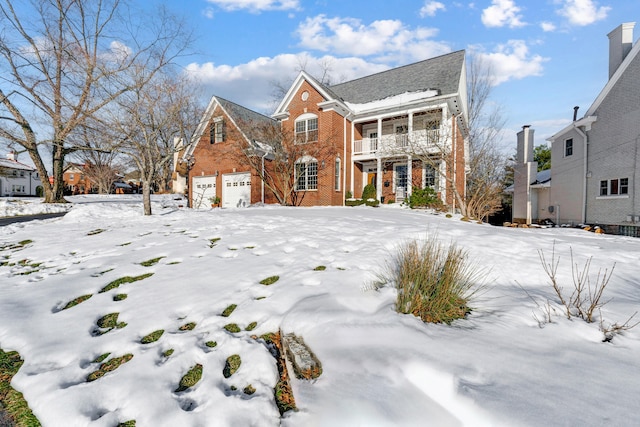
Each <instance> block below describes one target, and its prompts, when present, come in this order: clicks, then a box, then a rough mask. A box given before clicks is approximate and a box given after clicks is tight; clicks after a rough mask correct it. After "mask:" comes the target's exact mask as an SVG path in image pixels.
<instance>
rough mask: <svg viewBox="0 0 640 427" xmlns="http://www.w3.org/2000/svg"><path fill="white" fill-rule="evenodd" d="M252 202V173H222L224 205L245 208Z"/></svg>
mask: <svg viewBox="0 0 640 427" xmlns="http://www.w3.org/2000/svg"><path fill="white" fill-rule="evenodd" d="M250 204H251V173H249V172H247V173H234V174H226V175H222V207H225V208H243V207H246V206H249V205H250Z"/></svg>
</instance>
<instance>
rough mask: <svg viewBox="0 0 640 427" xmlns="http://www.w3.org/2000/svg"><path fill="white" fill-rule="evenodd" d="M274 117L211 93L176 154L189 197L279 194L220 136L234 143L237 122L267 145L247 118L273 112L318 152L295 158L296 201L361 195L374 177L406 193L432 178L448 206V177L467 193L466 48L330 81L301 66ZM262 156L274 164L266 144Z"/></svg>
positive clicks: (226, 202) (338, 200)
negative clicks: (187, 142)
mask: <svg viewBox="0 0 640 427" xmlns="http://www.w3.org/2000/svg"><path fill="white" fill-rule="evenodd" d="M238 116H241V119H242V120H240V119H238ZM272 117H273V119H270V118H268V117H265V116H262V115H259V114H258V113H255V112H252V111H250V110H247V109H245V108H243V107H240V106H238V105H236V104H233V103H231V102H229V101H225V100H223V99H221V98H218V97H213V99H212V101H211V103H210V104H209V107H208V108H207V111H206V113H205V116H204V117H203V120H202V122H201V123H200V126H199V128H198V131H197V132H196V135H195V138H194V140H192V144H191V146H190V147H188V148H187V150H185V154H184V155H183V157H182V161H181V162H180V161H178V162H176V164H177V165H182V169H179V168H176V170H177V172H178V174H177V175H178V176H177V178H178V179H180V178H183V179H187V178H186V177H187V175H188V177H189V179H190V181H187V182H188V191H189V197H190V199H191V206H194V207H199V206H203V205H205V203H203V201H206V203H207V204H208V203H209V202H208V201H207V198H208V197H212V195H214V194H215V195H216V196H218V197H220V198H221V199H222V200H221V201H222V206H223V207H224V206H246V205H249V204H251V203H256V202H260V201H264V202H266V203H272V202H274V201H275V200H274V197H272V196H273V195H272V194H269V191H266V193H265V190H264V188H263V186H262V185H261V183H260V178H259V176H258V174H254V173H252V172H250V171H249V170H247V169H246V168H244V169H243V167H242V162H239V161H237V160H236V159H234V157H233V156H229V155H228V154H229V153H228V152H226V153H225V154H226V155H223V151H224V148H223V147H224V145H225V144H229V141H227V140H225V138H226V137H228V136H229V135H231V133H230V132H227V131H225V129H227V128H233V129H234V130H237V131H239V135H238V132H235V133H236V137H235V138H236V139H237V138H245V139H246V141H247V143H250V144H254V145H256V146H257V147H264V146H265V144H264V143H261V141H260V136H259V135H250V134H249V133H250V131H251V130H252V129H255V128H256V126H251V125H249V126H248V124H250V123H251V122H252V121H258V122H260V121H262V122H265V121H269V122H270V123H273V120H274V119H275V120H277V122H278V123H279V124H280V126H282V128H283V129H284V130H285V131H287V132H289V133H290V134H291V135H294V137H293V138H292V141H295V142H292V144H295V145H305V146H306V147H308V148H310V149H311V150H310V152H314V151H315V152H316V153H317V154H314V155H304V156H300V158H297V159H296V167H295V172H294V176H293V177H292V179H293V183H294V185H295V200H296V204H299V205H304V206H316V205H343V204H344V201H345V198H346V197H347V196H348V195H352V196H353V197H356V198H359V197H361V195H362V190H363V188H364V187H365V186H366V185H367V184H372V185H373V186H374V187H375V189H376V196H377V199H379V200H381V201H385V200H386V201H396V202H401V201H403V200H404V199H405V198H406V197H407V196H409V195H410V194H411V191H412V187H414V186H417V187H420V188H424V187H425V186H432V187H434V188H435V189H436V190H437V191H438V193H439V194H440V197H441V198H442V200H443V202H445V203H446V204H447V205H449V206H450V207H452V208H455V201H454V200H455V199H454V197H453V192H452V191H451V189H452V185H455V186H456V188H457V190H458V191H459V193H460V194H462V195H464V188H465V172H466V170H465V166H466V150H465V145H466V142H467V141H466V137H467V135H468V133H467V128H466V126H467V95H466V71H465V53H464V51H457V52H453V53H450V54H447V55H442V56H439V57H436V58H432V59H428V60H425V61H421V62H418V63H415V64H410V65H406V66H403V67H399V68H395V69H391V70H388V71H385V72H381V73H378V74H374V75H371V76H367V77H363V78H360V79H356V80H353V81H349V82H346V83H341V84H337V85H333V86H325V85H323V84H321V83H320V82H318V81H317V80H316V79H314V78H313V77H311V76H310V75H309V74H308V73H306V72H304V71H302V72H301V73H300V74H299V75H298V77H297V78H296V79H295V81H294V82H293V84H292V85H291V87H290V89H289V90H288V92H287V93H286V95H285V96H284V98H283V99H282V101H281V102H280V104H279V106H278V107H277V109H276V111H275V113H274V114H273V116H272ZM216 126H220V127H216ZM225 126H226V128H225ZM262 142H264V141H262ZM217 144H221V145H220V147H216V145H217ZM267 145H268V144H267ZM313 148H323V149H322V150H319V149H317V150H313ZM443 150H444V151H446V153H447V155H446V156H443V155H442V151H443ZM258 151H259V150H258ZM418 152H419V153H420V154H421V156H420V158H418V156H417V155H416V153H418ZM425 153H426V154H425ZM242 155H244V154H242V153H239V156H242ZM238 158H240V157H238ZM264 158H265V161H266V162H267V165H266V166H265V167H266V168H269V167H270V166H269V155H268V149H266V150H264ZM243 183H244V184H243ZM241 187H244V189H242V188H241ZM249 187H250V190H249ZM174 188H181V186H180V185H179V183H178V184H174ZM229 188H231V190H229ZM225 191H230V193H229V194H227V193H225ZM241 193H242V194H241Z"/></svg>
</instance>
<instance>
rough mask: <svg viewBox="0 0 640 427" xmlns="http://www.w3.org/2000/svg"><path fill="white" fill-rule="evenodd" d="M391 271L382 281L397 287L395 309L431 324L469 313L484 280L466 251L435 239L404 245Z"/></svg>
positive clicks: (447, 322) (451, 320) (448, 320)
mask: <svg viewBox="0 0 640 427" xmlns="http://www.w3.org/2000/svg"><path fill="white" fill-rule="evenodd" d="M388 270H389V271H388V273H387V275H386V276H384V277H383V278H382V280H383V282H385V281H386V282H388V283H395V285H396V287H397V288H398V296H397V299H396V310H397V311H398V312H400V313H405V314H408V313H411V314H413V315H415V316H417V317H420V318H421V319H422V320H423V321H424V322H429V323H446V324H450V323H451V322H453V321H454V320H456V319H462V318H464V317H465V316H466V315H467V314H469V313H470V312H471V308H470V307H469V305H468V301H469V299H470V298H471V297H472V296H473V294H474V293H475V290H476V289H477V286H476V284H477V282H478V280H480V279H482V272H481V271H480V270H479V269H478V268H477V266H474V265H471V264H470V263H469V262H468V259H467V253H466V252H465V251H464V250H462V249H461V248H459V247H457V246H456V245H455V244H454V243H451V244H448V245H445V244H443V243H440V242H439V241H438V240H437V239H435V238H429V239H428V240H427V241H425V242H423V243H418V242H416V241H413V242H409V243H407V244H405V245H403V246H401V247H400V249H399V251H398V254H397V255H396V257H395V259H394V261H393V262H392V263H391V264H390V266H389V268H388Z"/></svg>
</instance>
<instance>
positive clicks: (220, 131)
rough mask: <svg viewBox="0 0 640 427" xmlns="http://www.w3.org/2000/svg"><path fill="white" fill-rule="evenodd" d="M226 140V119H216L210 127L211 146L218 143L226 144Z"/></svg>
mask: <svg viewBox="0 0 640 427" xmlns="http://www.w3.org/2000/svg"><path fill="white" fill-rule="evenodd" d="M225 139H226V132H225V125H224V119H223V118H222V117H215V118H214V119H213V122H212V123H211V124H210V125H209V141H210V142H211V144H215V143H218V142H224V141H225Z"/></svg>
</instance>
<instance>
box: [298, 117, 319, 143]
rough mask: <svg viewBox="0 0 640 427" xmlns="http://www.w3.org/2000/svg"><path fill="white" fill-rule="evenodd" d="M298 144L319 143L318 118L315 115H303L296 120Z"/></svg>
mask: <svg viewBox="0 0 640 427" xmlns="http://www.w3.org/2000/svg"><path fill="white" fill-rule="evenodd" d="M295 126H296V144H306V143H308V142H316V141H318V117H317V116H316V115H314V114H303V115H302V116H300V117H298V119H297V120H296V124H295Z"/></svg>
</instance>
